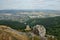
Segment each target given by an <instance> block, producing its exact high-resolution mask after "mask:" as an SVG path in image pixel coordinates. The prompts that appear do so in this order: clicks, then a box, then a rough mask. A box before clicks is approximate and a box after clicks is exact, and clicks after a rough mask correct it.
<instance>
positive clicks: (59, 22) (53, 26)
mask: <svg viewBox="0 0 60 40" xmlns="http://www.w3.org/2000/svg"><path fill="white" fill-rule="evenodd" d="M27 24H29V25H30V26H31V28H32V27H33V26H34V25H36V24H40V25H44V26H45V28H46V30H47V34H50V35H51V34H52V35H55V36H57V38H58V40H60V16H58V17H50V18H40V19H38V18H35V19H30V20H28V21H27Z"/></svg>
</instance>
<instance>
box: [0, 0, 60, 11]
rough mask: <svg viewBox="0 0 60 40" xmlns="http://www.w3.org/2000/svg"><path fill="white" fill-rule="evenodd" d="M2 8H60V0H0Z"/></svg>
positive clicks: (0, 7)
mask: <svg viewBox="0 0 60 40" xmlns="http://www.w3.org/2000/svg"><path fill="white" fill-rule="evenodd" d="M0 9H56V10H60V0H0Z"/></svg>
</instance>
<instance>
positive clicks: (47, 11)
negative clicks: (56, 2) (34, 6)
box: [0, 10, 60, 14]
mask: <svg viewBox="0 0 60 40" xmlns="http://www.w3.org/2000/svg"><path fill="white" fill-rule="evenodd" d="M17 12H46V13H57V14H60V10H0V13H17Z"/></svg>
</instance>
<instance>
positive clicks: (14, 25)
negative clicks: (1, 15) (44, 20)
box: [0, 20, 26, 30]
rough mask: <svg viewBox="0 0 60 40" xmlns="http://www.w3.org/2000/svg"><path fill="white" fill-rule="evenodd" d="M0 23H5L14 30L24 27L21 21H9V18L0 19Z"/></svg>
mask: <svg viewBox="0 0 60 40" xmlns="http://www.w3.org/2000/svg"><path fill="white" fill-rule="evenodd" d="M0 25H6V26H9V27H11V28H13V29H16V30H19V29H20V30H21V29H25V26H26V25H25V24H23V23H20V22H17V21H11V20H0Z"/></svg>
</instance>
